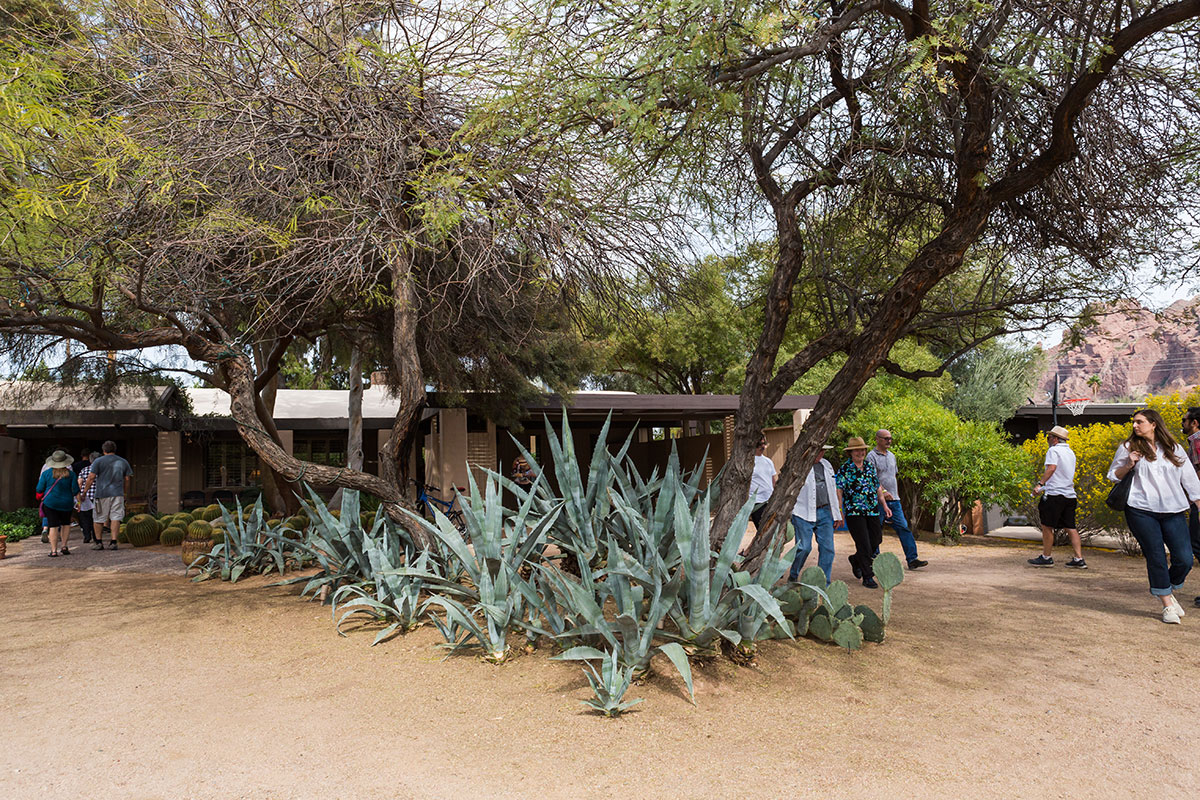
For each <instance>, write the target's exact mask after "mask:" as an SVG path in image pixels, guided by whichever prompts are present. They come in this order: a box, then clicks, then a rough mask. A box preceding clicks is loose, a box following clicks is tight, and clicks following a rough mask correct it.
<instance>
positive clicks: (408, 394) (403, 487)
mask: <svg viewBox="0 0 1200 800" xmlns="http://www.w3.org/2000/svg"><path fill="white" fill-rule="evenodd" d="M410 270H411V261H410V260H409V257H408V254H407V253H404V252H398V253H397V254H396V255H395V256H394V257H393V262H392V373H393V374H392V375H391V384H392V388H393V391H394V392H395V393H396V395H397V396H398V397H399V399H400V407H399V408H398V409H396V419H395V421H394V422H393V423H392V433H391V436H390V437H388V442H387V447H386V448H385V452H382V453H380V454H379V471H380V474H381V475H382V476H383V479H384V480H385V481H387V482H388V483H390V484H391V485H392V486H394V487H396V489H397V491H399V492H400V493H401V494H404V495H408V494H409V493H410V492H409V479H410V478H411V476H410V475H409V468H408V462H409V457H410V455H411V454H412V452H413V449H414V448H415V446H416V442H417V436H418V434H419V433H420V431H421V416H422V414H423V412H424V411H425V405H426V402H427V397H426V395H425V373H424V370H422V369H421V359H420V357H419V356H418V355H417V295H416V290H415V288H414V286H413V280H412V275H411V273H410Z"/></svg>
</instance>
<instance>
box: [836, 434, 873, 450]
mask: <svg viewBox="0 0 1200 800" xmlns="http://www.w3.org/2000/svg"><path fill="white" fill-rule="evenodd" d="M842 449H843V450H846V451H850V450H870V449H871V448H869V447H867V443H866V442H864V441H863V439H862V437H861V436H851V437H850V441H848V442H846V446H845V447H843V448H842Z"/></svg>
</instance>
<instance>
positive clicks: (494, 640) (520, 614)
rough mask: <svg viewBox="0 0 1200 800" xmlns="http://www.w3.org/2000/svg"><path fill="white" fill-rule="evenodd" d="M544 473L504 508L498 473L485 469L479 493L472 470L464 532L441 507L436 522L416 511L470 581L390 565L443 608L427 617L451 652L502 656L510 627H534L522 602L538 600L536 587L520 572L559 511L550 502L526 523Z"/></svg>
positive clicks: (465, 499)
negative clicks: (422, 584)
mask: <svg viewBox="0 0 1200 800" xmlns="http://www.w3.org/2000/svg"><path fill="white" fill-rule="evenodd" d="M542 480H543V476H541V475H539V476H538V478H537V480H535V481H534V486H533V487H532V490H531V491H530V492H528V493H526V496H525V498H524V499H523V501H522V502H521V505H520V506H519V508H518V509H517V510H516V511H515V512H508V511H506V510H505V509H504V507H503V504H502V502H501V497H500V485H501V484H500V481H499V476H497V475H495V474H494V473H491V474H489V475H488V477H487V481H486V482H485V484H484V492H483V493H482V494H481V493H480V491H479V487H478V486H477V485H476V483H475V480H474V478H473V477H471V478H470V479H469V481H468V482H469V490H470V494H469V495H467V496H463V520H464V522H465V523H466V524H465V531H464V532H460V531H458V530H457V529H456V528H455V527H454V525H452V524H451V523H450V521H449V520H448V519H447V518H446V517H445V515H443V514H441V513H440V512H437V511H435V516H434V521H433V522H429V521H428V520H424V519H422V518H420V517H417V516H416V515H413V519H414V521H415V522H416V523H417V524H419V525H422V526H424V528H425V530H426V531H428V533H429V534H430V536H431V537H433V538H436V539H437V540H439V541H440V542H442V544H444V545H445V547H446V548H447V550H448V551H449V552H450V554H451V555H452V557H453V558H454V559H455V560H456V561H457V563H458V564H459V565H460V566H461V568H462V570H463V572H464V573H465V577H466V578H467V579H469V580H470V583H471V585H470V586H463V585H461V584H459V583H458V582H457V581H454V580H449V579H447V578H445V577H443V576H439V575H435V574H431V573H428V572H423V571H421V570H418V569H416V568H415V567H413V568H406V569H402V570H397V571H395V574H397V575H407V576H416V577H421V578H423V579H424V580H425V581H426V582H427V587H428V589H429V591H430V598H429V600H428V601H427V605H435V606H439V607H441V609H442V611H443V612H444V615H445V616H444V618H443V617H439V616H437V615H436V614H434V615H431V618H432V620H433V623H434V625H436V626H437V628H438V630H439V631H440V632H441V634H442V636H443V637H444V638H445V640H446V643H445V645H444V646H445V647H448V648H449V649H450V652H451V653H454V652H458V651H459V650H462V649H464V648H471V647H477V648H481V649H482V650H483V658H484V660H486V661H490V662H492V663H500V662H503V661H505V660H506V659H507V658H508V657H509V655H510V653H511V648H510V646H509V643H508V634H509V632H510V631H511V630H512V629H513V628H519V629H529V628H530V627H531V626H535V624H536V623H535V622H533V620H534V619H536V617H534V616H533V615H531V614H528V613H527V604H530V603H533V604H535V605H536V603H537V602H538V594H537V592H536V591H535V590H534V588H533V587H532V586H531V585H530V584H529V582H528V581H527V580H525V579H524V578H522V577H521V572H522V568H524V567H527V566H530V565H531V560H532V556H533V554H534V553H537V552H540V551H541V549H542V547H543V546H544V545H545V541H546V531H547V530H548V529H549V528H550V527H551V526H552V525H553V524H554V522H555V520H556V519H557V517H558V509H553V508H552V509H549V512H548V513H546V514H544V515H543V516H541V518H540V519H537V521H536V523H535V524H533V525H532V526H531V525H529V524H528V521H529V520H530V517H531V514H532V510H533V506H534V503H535V498H536V497H537V489H538V484H539V483H540V482H541V481H542ZM464 534H465V535H464ZM539 632H540V631H539Z"/></svg>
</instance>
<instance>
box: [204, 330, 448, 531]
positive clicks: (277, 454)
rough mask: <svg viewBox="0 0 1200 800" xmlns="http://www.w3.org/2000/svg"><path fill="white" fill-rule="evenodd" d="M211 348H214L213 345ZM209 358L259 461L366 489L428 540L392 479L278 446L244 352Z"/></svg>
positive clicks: (304, 477) (297, 476)
mask: <svg viewBox="0 0 1200 800" xmlns="http://www.w3.org/2000/svg"><path fill="white" fill-rule="evenodd" d="M212 349H214V350H215V347H214V348H212ZM213 360H215V361H218V362H219V364H220V366H219V370H220V373H221V377H222V379H223V381H224V382H225V385H226V386H227V387H228V391H229V411H230V415H231V416H232V417H233V421H234V423H235V424H236V425H237V429H238V433H239V434H240V435H241V437H242V439H243V440H244V441H245V442H246V444H248V445H249V446H250V448H251V449H253V450H254V452H255V453H257V454H258V457H259V459H260V460H261V461H262V462H263V464H265V465H266V466H268V467H270V468H271V469H273V470H275V471H276V472H277V473H279V474H281V475H283V476H286V478H287V480H290V481H292V482H293V483H299V482H300V481H305V482H307V483H309V484H312V485H314V486H341V487H344V488H347V489H357V490H358V491H360V492H369V493H370V494H373V495H375V496H376V497H378V498H380V499H381V500H383V501H384V508H385V510H386V511H387V514H388V516H389V517H390V518H391V519H392V520H393V521H395V522H396V523H397V524H399V525H402V526H404V528H405V529H406V530H408V532H409V534H410V535H411V536H412V537H413V539H414V541H416V542H418V543H419V544H421V545H424V546H428V545H429V544H430V542H429V539H428V537H427V536H426V535H425V533H424V531H423V530H421V528H420V527H419V526H417V525H415V524H414V523H413V522H412V521H411V520H410V519H409V518H408V517H406V516H405V515H404V514H403V513H402V509H405V508H410V507H411V504H410V503H408V502H406V500H405V498H404V497H403V496H402V494H401V492H400V491H399V489H398V488H397V486H396V485H395V484H394V483H390V482H388V481H385V480H383V479H382V478H378V477H376V476H374V475H370V474H368V473H365V472H362V471H360V470H350V469H346V468H344V467H330V466H327V465H325V464H313V463H311V462H306V461H300V460H299V459H297V458H295V457H294V456H291V455H289V454H288V453H287V452H286V451H285V450H284V449H283V448H282V447H280V445H279V442H278V441H277V440H276V439H275V438H272V436H271V434H270V433H269V432H268V430H267V429H265V428H264V427H262V426H260V425H259V418H258V416H257V414H256V408H255V407H256V405H259V404H261V399H260V398H259V397H258V393H257V392H255V391H254V373H253V370H252V369H251V367H250V362H249V360H248V359H247V358H246V357H245V356H241V355H239V356H233V357H229V356H225V357H224V358H221V359H213Z"/></svg>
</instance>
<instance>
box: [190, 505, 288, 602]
mask: <svg viewBox="0 0 1200 800" xmlns="http://www.w3.org/2000/svg"><path fill="white" fill-rule="evenodd" d="M220 513H221V517H222V519H223V520H224V526H223V527H222V531H223V539H222V541H221V542H219V543H218V544H217V545H215V546H214V547H213V548H212V550H211V551H210V552H209V554H208V555H207V557H206V559H207V560H206V561H205V563H203V564H200V563H198V562H199V561H200V559H197V563H196V564H195V566H196V567H197V568H198V569H199V570H200V573H199V574H198V575H197V576H196V577H194V578H193V579H192V580H196V581H203V580H208V579H209V578H214V577H218V576H219V577H220V578H221V579H222V580H226V581H230V582H231V583H237V581H238V579H239V578H241V577H242V575H244V574H246V573H250V574H251V575H255V574H263V575H265V574H268V573H270V572H271V570H275V571H276V572H278V573H279V574H280V575H282V574H284V572H286V570H287V565H288V564H289V562H292V563H294V562H295V561H297V560H298V559H297V558H296V557H295V556H294V555H293V554H292V550H293V545H294V543H293V542H291V541H289V540H287V539H285V538H284V537H282V536H279V535H277V534H275V533H274V532H272V531H271V530H270V528H269V527H268V526H267V525H266V523H265V522H264V521H263V509H262V497H261V496H260V497H259V498H258V499H257V500H256V501H255V503H254V505H253V506H252V507H251V508H250V509H249V510H243V509H242V504H241V502H240V501H238V503H237V512H236V513H231V512H230V510H229V509H227V508H225V506H223V505H222V506H220Z"/></svg>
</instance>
